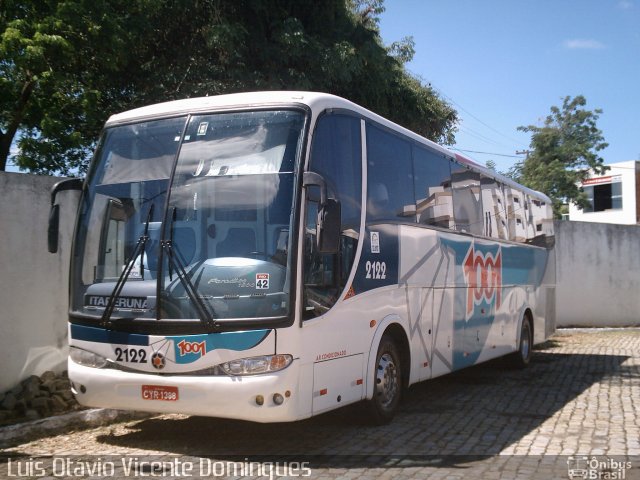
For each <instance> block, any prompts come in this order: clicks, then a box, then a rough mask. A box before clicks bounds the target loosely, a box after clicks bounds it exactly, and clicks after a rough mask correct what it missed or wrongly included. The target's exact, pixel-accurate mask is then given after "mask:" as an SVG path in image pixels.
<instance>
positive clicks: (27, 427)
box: [0, 408, 155, 448]
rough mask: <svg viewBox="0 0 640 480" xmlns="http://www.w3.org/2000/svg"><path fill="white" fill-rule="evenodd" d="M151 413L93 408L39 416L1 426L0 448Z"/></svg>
mask: <svg viewBox="0 0 640 480" xmlns="http://www.w3.org/2000/svg"><path fill="white" fill-rule="evenodd" d="M153 415H155V414H152V413H147V412H135V411H128V410H113V409H109V408H93V409H89V410H81V411H78V412H71V413H66V414H64V415H58V416H54V417H47V418H41V419H39V420H33V421H30V422H24V423H18V424H15V425H9V426H6V427H1V428H0V448H7V447H9V446H12V445H16V444H19V443H23V442H25V441H27V440H33V439H35V438H41V437H45V436H51V435H60V434H62V433H65V432H68V431H71V430H78V429H86V428H92V427H101V426H103V425H108V424H110V423H115V422H123V421H128V420H141V419H144V418H149V417H151V416H153Z"/></svg>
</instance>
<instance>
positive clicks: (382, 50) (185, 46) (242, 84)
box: [0, 0, 457, 174]
mask: <svg viewBox="0 0 640 480" xmlns="http://www.w3.org/2000/svg"><path fill="white" fill-rule="evenodd" d="M4 4H5V5H6V6H5V7H3V9H2V10H3V11H2V13H0V32H2V34H1V36H0V74H1V77H0V170H4V167H5V162H6V160H7V158H8V154H9V148H10V146H11V143H12V141H13V140H14V138H16V135H17V136H18V137H19V138H18V145H19V148H20V153H19V155H17V156H16V158H14V161H15V162H16V163H17V164H18V165H19V166H20V168H21V169H24V170H30V171H32V172H37V173H49V174H51V173H62V174H69V173H74V172H79V173H83V172H84V170H85V169H86V166H87V161H88V157H89V155H90V152H91V150H92V149H93V147H94V142H95V140H96V139H97V137H98V135H99V131H100V129H101V127H102V124H103V123H104V121H105V120H106V118H107V117H108V116H109V114H110V113H114V112H118V111H123V110H127V109H130V108H134V107H137V106H141V105H146V104H150V103H156V102H160V101H167V100H173V99H177V98H187V97H196V96H204V95H216V94H223V93H232V92H240V91H256V90H277V89H278V90H282V89H290V90H316V91H323V92H329V93H334V94H336V95H340V96H343V97H346V98H348V99H350V100H352V101H354V102H356V103H359V104H361V105H363V106H365V107H367V108H370V109H371V110H373V111H375V112H377V113H379V114H381V115H383V116H386V117H389V118H391V119H392V120H394V121H396V122H398V123H400V124H402V125H403V126H405V127H407V128H410V129H411V130H414V131H417V132H418V133H421V134H423V135H425V136H427V137H429V138H431V139H433V140H436V141H440V142H443V143H452V142H453V140H454V137H453V135H454V131H455V124H456V121H457V115H456V112H455V110H453V109H452V108H451V107H450V106H449V105H448V104H446V103H445V102H444V101H443V100H442V99H440V98H439V97H438V96H437V94H436V93H435V92H434V91H433V90H432V89H431V88H430V87H428V86H425V85H423V84H422V83H421V82H420V81H419V80H418V79H416V78H414V77H412V76H411V75H410V74H409V73H408V72H407V71H406V69H405V68H404V64H405V63H406V62H407V61H409V60H410V59H411V57H412V56H413V41H412V40H411V39H410V38H409V39H402V40H401V41H399V42H395V43H393V44H392V45H391V46H389V47H387V46H385V45H384V44H383V42H382V40H381V37H380V33H379V29H378V18H379V15H380V14H381V13H382V11H383V10H384V7H383V0H326V1H323V2H317V1H315V0H234V1H233V2H229V1H224V0H189V1H180V2H174V1H170V0H153V1H152V0H126V1H125V0H58V1H56V0H4Z"/></svg>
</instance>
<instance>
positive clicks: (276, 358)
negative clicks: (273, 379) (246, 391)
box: [220, 355, 293, 375]
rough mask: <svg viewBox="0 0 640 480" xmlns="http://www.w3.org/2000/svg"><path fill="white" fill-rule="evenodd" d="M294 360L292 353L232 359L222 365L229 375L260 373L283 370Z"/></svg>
mask: <svg viewBox="0 0 640 480" xmlns="http://www.w3.org/2000/svg"><path fill="white" fill-rule="evenodd" d="M292 361H293V357H292V356H291V355H264V356H261V357H249V358H239V359H238V360H231V361H230V362H226V363H223V364H221V365H220V367H221V368H222V370H223V371H224V372H225V373H226V374H227V375H259V374H261V373H270V372H277V371H278V370H283V369H285V368H287V367H288V366H289V365H290V364H291V362H292Z"/></svg>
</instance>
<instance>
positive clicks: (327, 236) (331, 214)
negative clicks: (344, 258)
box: [316, 198, 341, 254]
mask: <svg viewBox="0 0 640 480" xmlns="http://www.w3.org/2000/svg"><path fill="white" fill-rule="evenodd" d="M340 214H341V208H340V202H339V201H338V200H335V199H333V198H328V199H327V201H326V203H325V204H324V205H322V206H321V207H320V210H318V223H317V232H316V239H317V245H318V252H319V253H329V254H335V253H338V250H339V246H340V231H341V225H340Z"/></svg>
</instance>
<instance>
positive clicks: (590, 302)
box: [0, 172, 640, 391]
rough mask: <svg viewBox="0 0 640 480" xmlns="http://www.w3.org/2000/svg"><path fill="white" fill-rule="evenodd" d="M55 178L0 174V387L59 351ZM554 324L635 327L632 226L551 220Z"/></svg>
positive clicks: (62, 265)
mask: <svg viewBox="0 0 640 480" xmlns="http://www.w3.org/2000/svg"><path fill="white" fill-rule="evenodd" d="M59 180H60V178H53V177H44V176H36V175H25V174H18V173H3V172H0V240H1V241H0V365H2V367H3V368H2V370H1V371H0V391H3V390H6V389H8V388H12V387H13V386H14V385H15V384H16V383H17V382H18V381H20V380H21V379H23V378H25V377H27V376H29V375H31V374H36V375H38V374H41V373H42V372H44V371H45V370H58V371H59V370H63V369H64V368H66V356H67V349H68V347H67V311H68V284H69V281H68V278H69V276H68V273H69V252H70V249H71V237H72V232H73V226H74V225H73V224H74V218H75V214H76V206H77V201H78V193H77V192H62V193H60V194H59V195H58V203H60V205H61V219H60V252H59V253H58V254H50V253H49V252H48V251H47V223H48V217H49V204H50V200H49V199H50V194H49V192H50V188H51V186H52V185H53V184H54V183H56V182H57V181H59ZM555 228H556V249H557V279H558V288H557V296H556V301H557V314H556V318H557V321H558V326H560V327H562V326H608V325H636V326H638V325H640V226H635V225H633V226H631V225H609V224H599V223H584V222H567V221H564V222H556V224H555Z"/></svg>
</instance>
